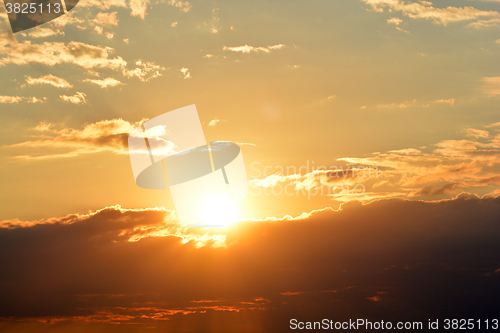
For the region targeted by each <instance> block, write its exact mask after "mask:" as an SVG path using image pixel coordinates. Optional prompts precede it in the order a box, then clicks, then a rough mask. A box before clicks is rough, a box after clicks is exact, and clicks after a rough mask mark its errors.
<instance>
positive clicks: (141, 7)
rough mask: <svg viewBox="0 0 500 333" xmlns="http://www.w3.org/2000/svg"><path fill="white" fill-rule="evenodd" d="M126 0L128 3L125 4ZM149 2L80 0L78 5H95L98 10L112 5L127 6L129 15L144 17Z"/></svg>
mask: <svg viewBox="0 0 500 333" xmlns="http://www.w3.org/2000/svg"><path fill="white" fill-rule="evenodd" d="M127 2H128V4H127ZM150 4H151V2H150V1H149V0H129V1H126V0H81V1H80V3H79V4H78V6H79V7H88V8H90V7H96V8H99V9H100V10H109V9H111V8H112V7H119V8H120V7H121V8H128V9H129V10H130V15H131V16H133V17H139V18H141V19H143V20H144V19H145V18H146V16H147V9H148V6H149V5H150Z"/></svg>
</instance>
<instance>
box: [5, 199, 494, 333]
mask: <svg viewBox="0 0 500 333" xmlns="http://www.w3.org/2000/svg"><path fill="white" fill-rule="evenodd" d="M499 205H500V198H498V197H491V196H490V197H483V198H479V197H477V196H475V195H470V194H465V193H464V194H461V195H460V196H457V197H456V198H453V199H450V200H441V201H435V202H421V201H409V200H401V199H391V200H381V201H377V202H374V203H371V204H367V205H361V204H360V203H356V202H352V203H349V204H344V205H342V208H341V209H340V210H338V211H334V210H332V209H330V208H326V209H322V210H318V211H313V212H310V213H305V214H303V215H301V216H299V217H290V216H287V217H284V218H269V219H266V220H249V221H241V222H239V223H237V224H235V225H232V226H230V227H228V228H224V229H199V228H190V229H183V228H179V227H178V224H177V222H176V218H175V215H173V212H171V211H168V210H165V209H163V208H150V209H123V208H121V207H119V206H113V207H107V208H104V209H101V210H98V211H96V212H91V213H89V214H72V215H68V216H64V217H54V218H49V219H43V220H39V221H19V220H11V221H3V222H1V223H0V225H1V226H2V227H1V228H0V265H1V267H3V270H2V274H1V275H0V293H1V294H2V302H1V304H0V317H1V321H2V323H1V325H3V327H9V329H10V330H11V331H16V329H17V330H21V329H22V330H24V331H30V332H40V331H53V330H58V329H61V330H64V331H72V332H78V331H103V332H116V331H120V332H121V331H128V330H130V329H131V328H130V327H132V330H133V331H142V330H148V331H149V330H153V329H148V327H156V329H155V330H157V331H161V332H177V331H178V330H179V327H182V329H183V330H184V331H186V332H199V331H200V327H206V326H205V325H207V324H206V323H207V322H209V323H210V325H211V326H210V327H211V328H212V329H213V330H214V331H217V332H239V331H248V332H258V331H261V330H262V327H266V328H272V329H273V331H276V332H287V331H289V325H288V324H289V321H290V319H291V318H305V319H304V320H306V318H307V319H308V318H310V320H316V318H318V319H317V320H321V319H322V318H331V319H332V320H334V321H345V320H347V321H348V320H349V319H352V318H372V316H375V317H373V318H374V319H373V321H375V320H380V319H379V318H383V319H384V321H386V322H387V321H392V322H393V323H395V322H397V321H400V320H410V319H409V318H411V320H412V321H422V322H423V323H424V324H425V323H427V321H428V314H429V313H433V314H435V315H436V316H438V317H439V318H448V317H453V316H457V317H467V316H468V315H470V311H471V308H470V307H464V306H463V304H474V314H473V315H482V316H484V317H489V318H493V317H494V316H495V315H496V313H497V308H498V307H497V306H498V299H497V298H495V297H491V295H492V290H496V289H495V288H496V287H497V285H498V279H499V278H500V275H499V273H498V269H499V268H500V267H499V264H498V260H497V256H498V255H497V253H499V251H500V244H499V242H498V238H499V237H500V226H499V224H498V221H499V220H500V212H499V210H498V206H499ZM457 290H467V291H468V292H467V293H457ZM375 300H376V301H375ZM408 304H410V306H408ZM332 313H335V318H332V317H331V314H332ZM374 314H375V315H374ZM117 324H126V325H117Z"/></svg>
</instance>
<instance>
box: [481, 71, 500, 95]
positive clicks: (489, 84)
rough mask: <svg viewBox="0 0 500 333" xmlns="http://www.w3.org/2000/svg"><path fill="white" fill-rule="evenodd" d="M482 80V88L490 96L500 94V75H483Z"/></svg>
mask: <svg viewBox="0 0 500 333" xmlns="http://www.w3.org/2000/svg"><path fill="white" fill-rule="evenodd" d="M481 81H482V83H483V84H482V87H481V89H482V90H483V92H484V93H485V94H488V95H490V96H496V95H500V76H496V77H483V78H482V79H481Z"/></svg>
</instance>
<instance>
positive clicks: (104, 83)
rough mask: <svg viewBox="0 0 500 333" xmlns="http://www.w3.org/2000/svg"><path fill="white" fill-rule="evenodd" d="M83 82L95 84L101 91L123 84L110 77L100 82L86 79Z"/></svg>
mask: <svg viewBox="0 0 500 333" xmlns="http://www.w3.org/2000/svg"><path fill="white" fill-rule="evenodd" d="M84 82H90V83H93V84H96V85H98V86H99V87H101V88H103V89H107V88H110V87H116V86H119V85H121V84H123V83H122V82H120V81H118V80H116V79H114V78H112V77H108V78H105V79H102V80H97V79H86V80H84Z"/></svg>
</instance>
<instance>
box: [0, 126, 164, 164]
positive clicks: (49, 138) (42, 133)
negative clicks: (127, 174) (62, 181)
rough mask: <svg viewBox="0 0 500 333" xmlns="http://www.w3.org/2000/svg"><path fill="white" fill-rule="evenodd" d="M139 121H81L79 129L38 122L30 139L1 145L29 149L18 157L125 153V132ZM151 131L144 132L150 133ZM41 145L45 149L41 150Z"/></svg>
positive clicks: (36, 157) (126, 136) (131, 129)
mask: <svg viewBox="0 0 500 333" xmlns="http://www.w3.org/2000/svg"><path fill="white" fill-rule="evenodd" d="M137 126H139V123H130V122H128V121H125V120H123V119H121V118H120V119H111V120H101V121H98V122H95V123H91V124H88V125H85V126H84V128H83V129H75V128H69V127H64V126H56V125H54V124H51V123H46V122H42V123H40V124H38V125H37V126H36V127H34V128H32V129H31V131H32V132H34V133H36V135H34V138H35V139H34V140H29V141H24V142H20V143H16V144H12V145H6V146H3V147H2V148H3V149H15V150H20V149H21V148H27V149H31V152H32V153H31V154H28V155H17V156H16V157H17V158H22V159H47V158H60V157H75V156H79V155H82V154H89V153H98V152H102V151H111V152H113V153H115V154H127V153H128V150H127V142H128V136H129V134H130V133H131V132H132V131H133V130H134V129H135V128H136V127H137ZM153 134H154V133H148V135H149V136H153ZM43 149H45V151H47V153H45V154H44V153H43Z"/></svg>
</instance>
